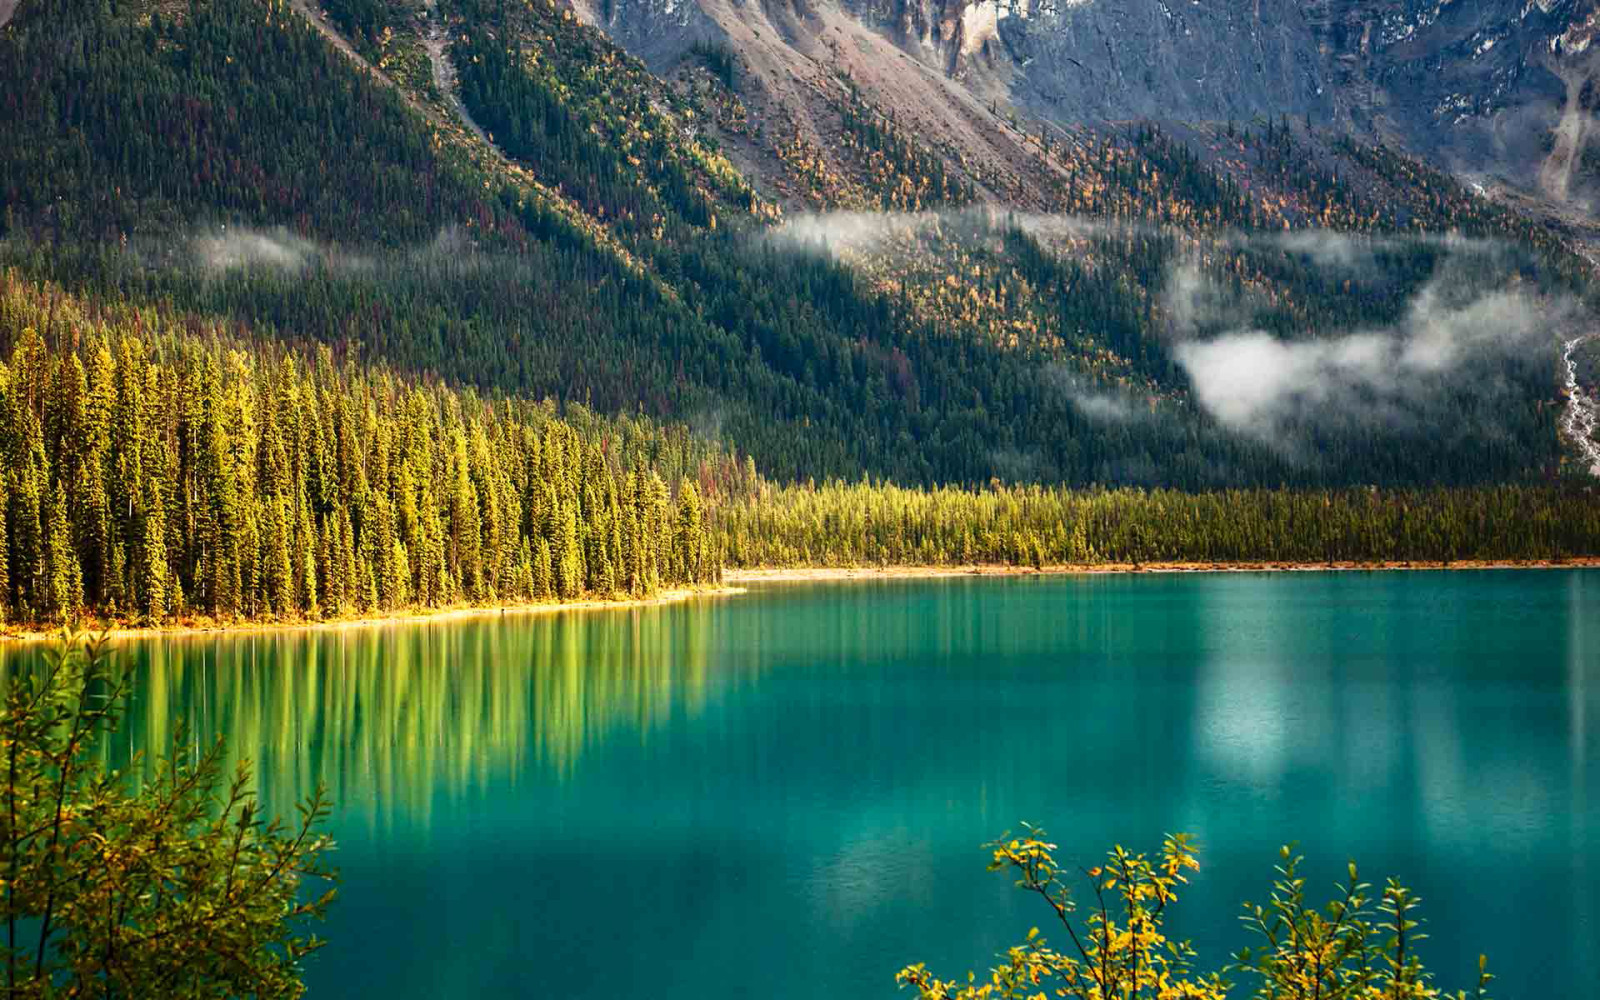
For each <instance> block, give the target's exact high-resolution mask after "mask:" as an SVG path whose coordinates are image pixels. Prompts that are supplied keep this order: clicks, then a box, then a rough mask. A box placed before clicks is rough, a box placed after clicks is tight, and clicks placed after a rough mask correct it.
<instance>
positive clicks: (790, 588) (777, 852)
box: [5, 570, 1600, 1000]
mask: <svg viewBox="0 0 1600 1000" xmlns="http://www.w3.org/2000/svg"><path fill="white" fill-rule="evenodd" d="M123 648H124V649H125V651H126V653H127V655H129V656H131V657H133V658H135V659H136V661H137V665H138V671H137V691H136V695H135V699H134V704H133V705H132V708H131V715H130V718H129V721H128V723H127V725H126V726H125V728H124V731H123V732H122V733H121V734H120V735H119V737H118V743H119V749H118V750H117V751H116V753H118V755H120V754H122V753H125V752H126V750H127V749H128V748H129V747H130V746H151V745H155V744H159V743H161V742H163V741H166V740H169V739H170V738H171V737H172V734H173V732H174V727H175V726H177V725H179V724H180V723H183V724H186V725H187V726H188V728H189V730H190V732H191V738H192V739H195V740H207V739H209V738H211V737H212V736H213V735H214V734H217V733H223V734H226V735H227V736H228V738H229V740H230V747H229V749H230V753H231V754H232V755H234V756H243V757H248V758H250V759H251V760H253V761H255V762H256V764H257V765H258V767H259V770H260V777H261V784H262V793H263V796H264V797H265V798H266V799H267V800H268V801H269V803H270V804H271V805H272V806H273V807H274V808H275V809H277V810H279V811H287V810H288V809H289V808H290V806H291V803H292V802H293V800H294V799H295V798H296V797H297V796H300V795H303V794H304V793H305V792H306V791H307V790H308V789H309V788H310V787H311V786H312V785H313V784H314V783H315V782H316V781H317V780H318V779H321V780H324V781H326V782H327V784H328V786H329V788H330V790H331V792H332V794H333V796H334V798H335V799H336V800H337V802H338V808H337V810H336V812H335V814H334V816H333V818H332V821H331V826H332V830H333V832H334V833H335V835H336V836H337V838H338V842H339V850H338V853H337V855H336V857H335V859H334V860H335V861H336V863H337V864H338V865H339V867H340V868H341V869H342V873H343V877H344V884H343V888H342V890H341V899H340V901H339V902H338V903H337V904H336V905H335V908H334V912H333V916H332V918H331V919H330V921H329V922H328V924H327V925H325V927H324V928H323V931H324V933H325V934H326V936H328V937H329V938H330V939H331V942H332V943H331V944H330V946H329V947H328V948H327V950H326V951H324V952H322V953H321V954H319V955H317V956H315V957H314V958H313V959H312V960H311V962H310V968H309V981H310V985H311V995H312V996H313V997H356V996H374V997H379V996H381V997H419V998H421V997H427V998H448V997H482V996H535V995H547V994H548V995H556V996H562V997H568V998H602V997H603V998H616V997H623V996H649V997H652V998H668V1000H671V998H680V997H681V998H691V997H692V998H696V1000H698V998H702V997H706V996H735V997H744V996H749V997H762V998H773V1000H789V998H795V1000H798V998H802V997H804V998H811V997H816V996H836V997H850V998H852V1000H860V998H872V997H884V998H887V997H892V996H894V995H896V994H895V987H894V983H893V975H894V973H895V971H896V970H897V969H898V968H900V967H901V966H902V965H904V964H906V963H908V962H912V961H917V960H926V961H928V962H929V964H930V965H931V966H932V967H933V968H934V969H935V970H936V971H939V972H941V973H943V974H945V975H947V976H953V975H956V974H957V973H959V972H962V971H964V970H965V969H967V968H969V967H974V968H978V969H980V970H981V969H986V968H987V967H988V965H989V962H990V958H991V956H992V955H993V954H994V953H995V952H997V951H998V950H1000V949H1001V948H1003V947H1004V946H1005V945H1006V944H1007V943H1010V942H1012V941H1015V940H1019V939H1020V938H1021V936H1022V935H1023V934H1025V933H1026V931H1027V929H1028V928H1029V927H1030V926H1033V925H1039V926H1040V927H1041V928H1043V929H1045V930H1046V931H1047V932H1048V931H1049V929H1050V928H1049V925H1048V919H1047V918H1048V917H1049V914H1048V913H1047V912H1045V911H1043V910H1042V909H1041V908H1040V904H1038V903H1037V901H1036V900H1030V899H1029V898H1028V897H1026V896H1024V895H1023V894H1022V893H1020V892H1019V891H1018V890H1016V889H1014V888H1012V887H1011V885H1010V880H1009V879H1008V878H1006V877H1004V876H1001V875H998V874H990V873H987V872H985V870H984V866H985V862H986V860H987V858H986V854H985V852H984V851H983V850H982V847H981V845H982V844H983V842H984V841H986V840H988V839H990V838H992V837H994V836H996V835H998V834H1000V833H1002V832H1003V831H1005V830H1007V829H1015V828H1017V827H1018V824H1019V822H1020V821H1024V820H1026V821H1031V822H1034V823H1037V824H1041V825H1043V826H1044V827H1045V828H1046V829H1047V830H1048V831H1049V832H1050V834H1051V836H1052V839H1054V840H1056V841H1057V842H1058V843H1059V844H1060V845H1061V850H1060V852H1059V854H1060V855H1061V856H1063V858H1072V859H1080V860H1082V861H1084V862H1085V863H1091V864H1092V863H1094V862H1095V860H1097V858H1098V855H1099V854H1100V852H1101V851H1103V850H1104V849H1105V848H1107V847H1109V846H1110V845H1111V844H1113V843H1117V842H1121V843H1124V844H1127V845H1129V846H1130V847H1137V848H1141V849H1154V848H1156V847H1158V846H1159V844H1160V840H1161V836H1162V835H1163V834H1164V833H1167V832H1175V831H1188V832H1191V833H1193V834H1194V835H1195V837H1196V838H1197V840H1198V842H1199V844H1200V845H1201V852H1202V853H1201V861H1202V865H1203V867H1202V870H1201V871H1200V872H1199V873H1198V874H1197V875H1196V876H1195V877H1194V880H1193V884H1192V885H1191V886H1190V887H1189V889H1188V891H1187V892H1186V893H1185V894H1183V897H1182V898H1181V899H1180V901H1179V902H1178V903H1177V904H1176V910H1175V913H1174V916H1175V920H1174V926H1175V928H1176V930H1177V931H1178V932H1179V933H1181V934H1182V935H1184V936H1188V937H1191V938H1192V939H1193V940H1194V942H1195V944H1196V946H1197V948H1198V949H1199V950H1200V952H1201V956H1202V961H1203V966H1204V967H1213V966H1216V965H1220V964H1221V963H1222V962H1223V961H1224V959H1225V953H1226V952H1229V951H1232V950H1234V949H1236V948H1237V947H1239V946H1240V945H1242V944H1246V943H1249V939H1248V938H1247V937H1246V936H1245V934H1244V931H1243V930H1242V928H1240V927H1239V926H1238V922H1237V920H1236V916H1237V914H1238V912H1239V906H1240V903H1241V902H1242V901H1243V900H1244V899H1247V898H1248V899H1255V900H1260V899H1262V898H1263V897H1264V896H1265V895H1266V893H1267V887H1268V884H1269V882H1270V879H1271V877H1272V865H1273V864H1274V863H1275V860H1276V850H1277V848H1278V846H1279V845H1280V844H1281V843H1283V842H1284V841H1286V840H1291V839H1293V840H1297V841H1298V842H1299V845H1300V849H1301V851H1302V852H1303V853H1305V854H1306V855H1307V858H1308V865H1309V876H1310V879H1311V885H1312V886H1313V887H1315V888H1316V889H1317V891H1318V898H1319V899H1320V898H1322V896H1323V895H1325V894H1326V893H1331V891H1332V883H1333V882H1334V880H1335V879H1336V878H1337V877H1338V876H1339V875H1340V874H1341V873H1342V869H1343V864H1344V862H1345V860H1346V859H1347V858H1348V857H1351V856H1353V857H1355V858H1356V859H1358V860H1359V861H1360V862H1361V864H1362V868H1363V874H1364V876H1365V877H1367V878H1368V879H1369V880H1370V881H1374V882H1378V883H1380V884H1381V882H1382V880H1383V877H1384V876H1386V875H1390V874H1394V875H1398V876H1400V877H1402V878H1403V879H1404V880H1406V881H1407V882H1408V883H1409V884H1410V885H1412V886H1413V887H1414V888H1416V889H1417V890H1418V891H1419V892H1420V894H1421V896H1422V898H1423V909H1422V914H1423V916H1424V917H1425V918H1426V919H1427V920H1428V926H1427V927H1426V928H1425V929H1426V930H1427V931H1428V932H1429V933H1430V934H1431V935H1432V939H1431V940H1430V941H1427V942H1425V943H1424V944H1423V954H1424V956H1425V958H1426V959H1427V960H1428V962H1429V965H1430V966H1431V967H1432V968H1433V969H1434V971H1435V972H1436V973H1437V974H1438V984H1439V985H1440V986H1444V987H1448V988H1450V989H1452V990H1453V989H1455V988H1457V987H1466V986H1470V985H1471V980H1472V975H1473V973H1474V970H1475V968H1476V964H1475V963H1476V957H1477V955H1478V954H1479V952H1488V953H1489V955H1490V963H1491V970H1492V971H1495V972H1496V973H1497V974H1498V975H1499V977H1500V978H1499V980H1498V981H1497V983H1496V984H1495V995H1496V996H1497V997H1501V998H1511V1000H1517V998H1522V997H1530V998H1531V997H1541V998H1542V997H1558V998H1560V997H1582V996H1592V995H1595V990H1596V987H1595V985H1594V984H1595V983H1596V982H1600V959H1597V955H1596V950H1597V944H1596V943H1597V942H1600V901H1597V900H1600V756H1597V750H1600V572H1597V571H1592V570H1589V571H1585V570H1574V571H1530V572H1460V573H1449V572H1415V573H1400V572H1395V573H1292V574H1277V575H1271V574H1225V575H1139V576H1092V577H1027V578H1006V579H995V578H990V579H974V578H954V579H943V580H920V581H894V582H875V583H844V584H820V583H819V584H772V585H764V586H762V587H759V588H757V589H754V590H752V592H751V593H749V594H747V595H744V596H739V597H731V598H719V599H702V600H695V601H690V602H687V603H682V604H675V605H664V606H654V607H644V608H636V609H629V610H619V611H602V612H595V611H586V612H570V613H563V614H557V615H515V614H511V615H504V616H491V617H481V618H472V619H458V620H452V621H438V622H432V623H421V624H406V625H393V626H380V627H371V628H352V629H344V630H307V631H288V632H277V633H258V634H241V635H236V636H231V637H223V638H183V639H178V638H173V639H161V640H151V641H143V642H138V643H128V644H125V646H124V647H123ZM5 655H6V656H7V657H8V658H9V659H10V660H11V665H12V666H13V668H14V667H15V664H16V661H17V660H18V658H20V657H28V656H34V655H37V653H36V652H20V651H19V650H18V648H17V647H11V648H10V649H9V651H8V652H7V653H6V654H5ZM1240 992H1242V991H1240Z"/></svg>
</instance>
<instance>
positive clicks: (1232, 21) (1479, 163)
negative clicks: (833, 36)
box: [581, 0, 1600, 200]
mask: <svg viewBox="0 0 1600 1000" xmlns="http://www.w3.org/2000/svg"><path fill="white" fill-rule="evenodd" d="M581 2H584V3H587V4H590V5H602V4H603V5H604V7H603V10H602V12H601V16H600V17H599V18H598V20H599V21H600V22H601V23H602V24H603V25H604V26H605V27H607V28H608V30H610V31H611V32H612V33H613V35H614V36H615V37H616V38H617V39H618V40H619V41H621V42H622V43H623V44H624V45H626V46H628V47H629V48H631V49H633V50H634V51H636V52H638V53H639V54H640V55H643V56H644V57H645V58H646V59H647V60H648V61H650V62H651V63H652V64H655V65H660V64H661V63H662V62H663V61H664V59H665V58H671V57H675V54H677V53H681V52H682V51H683V50H684V49H686V48H687V46H688V44H689V42H690V41H691V40H693V39H696V38H715V37H719V36H721V34H722V33H721V32H720V31H719V24H720V22H721V21H723V20H726V19H727V18H729V17H740V16H744V15H742V14H741V13H740V12H741V11H747V10H751V9H760V10H763V11H765V12H766V14H767V15H769V16H770V15H771V14H772V13H773V9H774V8H784V9H785V11H786V12H792V13H794V14H796V15H797V17H795V18H793V19H792V20H790V21H788V22H787V23H790V24H793V25H794V26H795V30H796V31H797V32H798V33H799V34H805V33H806V30H807V29H806V24H808V23H810V22H811V21H813V20H815V19H814V18H812V17H811V15H810V13H809V12H812V11H815V10H816V9H817V8H818V6H820V5H834V6H835V7H836V9H838V10H841V11H842V12H844V13H845V14H847V15H848V16H851V17H853V18H855V19H856V20H858V21H860V22H861V23H863V24H865V25H867V26H868V27H869V28H871V29H872V30H873V31H875V32H877V33H878V34H880V35H882V36H884V37H885V38H887V39H889V40H891V41H892V42H893V43H894V44H895V45H897V46H898V47H900V48H901V49H902V50H903V51H904V52H906V53H907V54H908V55H910V56H912V57H914V58H915V59H916V60H917V61H919V62H921V63H922V64H923V65H924V66H926V67H928V68H930V69H934V70H936V71H938V72H941V73H943V74H944V75H946V76H947V77H950V78H952V79H954V80H957V81H960V82H963V83H965V84H967V85H968V87H970V88H971V89H972V90H974V91H975V92H977V93H979V94H980V95H981V96H982V97H983V99H984V100H985V101H987V100H990V99H992V98H995V97H999V98H1002V99H1009V100H1010V101H1012V102H1015V103H1016V104H1018V105H1020V106H1022V107H1024V108H1026V109H1027V110H1029V111H1031V112H1033V113H1035V114H1038V115H1040V116H1041V117H1046V118H1050V119H1054V120H1056V121H1058V122H1063V123H1066V122H1077V121H1090V120H1120V119H1130V118H1155V119H1169V120H1190V121H1195V120H1208V121H1225V120H1237V121H1241V122H1244V121H1248V120H1250V119H1252V118H1254V117H1256V116H1261V115H1274V116H1276V115H1279V114H1288V115H1292V116H1295V117H1297V118H1300V117H1309V118H1310V119H1311V120H1312V121H1313V122H1314V123H1315V124H1318V125H1322V126H1336V127H1341V128H1345V129H1349V130H1352V131H1355V132H1357V133H1359V134H1362V135H1364V136H1366V137H1369V138H1376V139H1380V140H1384V141H1395V142H1399V143H1401V144H1403V145H1405V146H1407V147H1409V148H1411V149H1412V150H1414V151H1416V152H1419V153H1423V154H1425V155H1430V156H1432V157H1434V158H1435V159H1437V160H1438V161H1439V162H1441V163H1442V164H1443V165H1445V166H1448V167H1451V168H1454V169H1457V170H1460V171H1464V172H1477V171H1481V172H1485V173H1492V174H1495V175H1498V176H1500V177H1502V178H1504V179H1505V180H1508V181H1510V182H1511V183H1513V184H1516V185H1520V186H1523V187H1526V188H1530V189H1531V188H1538V189H1540V190H1541V191H1542V192H1543V193H1545V194H1547V195H1549V196H1552V197H1554V198H1556V199H1557V200H1565V199H1566V198H1567V196H1568V195H1569V194H1570V192H1571V191H1572V190H1573V189H1574V185H1575V184H1578V181H1577V180H1575V179H1574V178H1578V177H1581V175H1582V174H1583V173H1584V170H1583V160H1584V156H1583V152H1584V150H1585V148H1586V147H1587V143H1588V138H1589V130H1590V123H1591V121H1592V117H1593V116H1592V114H1591V113H1590V111H1591V109H1592V108H1593V107H1594V105H1595V104H1596V103H1600V101H1597V100H1596V99H1595V96H1594V92H1595V87H1594V84H1593V83H1592V82H1591V80H1592V79H1593V78H1594V77H1597V76H1600V46H1595V47H1594V48H1593V50H1591V48H1590V42H1591V41H1592V39H1593V38H1594V36H1595V35H1596V34H1597V33H1600V13H1597V11H1596V7H1597V4H1600V0H978V2H975V0H731V2H730V0H581ZM746 4H748V5H749V6H748V7H747V6H746ZM708 11H709V12H711V13H708ZM785 34H786V35H787V34H789V32H788V31H787V30H786V31H785Z"/></svg>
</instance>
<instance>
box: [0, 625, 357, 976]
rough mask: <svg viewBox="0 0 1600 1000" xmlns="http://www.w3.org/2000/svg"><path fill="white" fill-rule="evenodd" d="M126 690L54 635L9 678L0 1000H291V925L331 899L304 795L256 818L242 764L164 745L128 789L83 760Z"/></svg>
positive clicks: (0, 871)
mask: <svg viewBox="0 0 1600 1000" xmlns="http://www.w3.org/2000/svg"><path fill="white" fill-rule="evenodd" d="M126 691H127V680H126V677H125V676H124V675H123V673H122V672H121V671H120V670H118V669H116V667H115V666H114V665H113V664H112V663H111V661H110V660H109V659H108V658H107V656H106V655H105V646H104V641H103V639H91V640H88V641H79V640H78V639H76V638H75V637H72V636H67V637H65V638H64V639H63V641H62V642H61V643H60V644H59V645H58V646H56V647H55V648H53V649H52V650H51V652H50V653H49V655H48V656H47V657H46V658H45V664H44V667H43V669H42V670H39V671H33V672H23V673H21V674H19V675H18V676H15V677H13V678H12V679H11V681H10V687H9V689H8V690H7V691H6V693H5V696H4V700H3V702H0V705H3V709H0V711H3V714H0V880H3V881H0V886H3V888H0V909H3V914H0V920H3V926H0V963H3V965H4V968H3V970H0V976H3V978H4V982H5V984H6V993H5V995H6V996H7V997H49V996H71V997H90V998H110V997H129V998H133V997H185V998H190V997H193V998H200V997H207V998H209V997H231V996H250V997H256V998H261V1000H268V998H280V997H297V996H299V995H300V994H301V993H303V992H304V986H303V985H302V983H301V977H300V959H301V958H302V957H303V956H305V955H306V954H308V953H310V952H311V951H314V950H315V949H317V948H318V947H320V946H321V944H322V942H321V941H320V940H319V939H318V938H317V937H316V936H315V935H305V936H303V933H304V930H305V925H306V924H308V923H309V922H310V921H312V920H314V919H320V918H321V917H322V916H323V913H324V911H325V910H326V909H327V907H328V905H329V903H330V902H332V899H333V890H332V889H331V888H329V889H327V891H325V892H323V893H321V894H320V895H316V896H308V895H306V894H303V893H302V888H303V887H304V883H305V881H306V880H308V879H310V880H313V882H315V881H321V880H328V879H331V878H332V877H333V874H332V872H331V871H330V870H328V869H327V868H326V867H324V865H323V864H322V856H323V854H324V853H325V852H326V851H327V850H328V849H329V848H330V847H331V846H332V845H331V842H330V841H329V839H328V838H327V837H326V836H325V835H324V834H321V833H319V832H318V826H319V824H320V823H321V821H322V820H323V818H324V817H325V816H326V815H327V811H328V806H327V803H326V800H325V799H324V797H323V792H322V790H321V789H320V788H319V789H318V790H317V792H316V793H315V794H314V795H312V796H311V797H310V798H309V799H308V800H307V801H306V802H305V803H304V804H303V805H302V806H301V807H300V816H299V819H298V821H297V822H295V823H293V824H288V825H286V824H284V823H282V822H280V821H278V820H272V821H270V822H267V821H264V820H263V819H262V818H261V815H260V811H259V808H258V804H257V801H256V798H255V794H254V793H253V792H252V791H251V790H250V775H249V772H248V769H247V767H246V766H244V765H241V766H240V768H239V769H238V770H237V771H236V772H235V773H234V774H233V775H232V777H231V778H229V777H227V776H226V775H225V774H224V770H223V767H222V755H221V750H222V747H221V744H220V743H217V744H213V745H212V746H211V747H210V748H209V749H203V750H199V751H196V750H195V749H193V748H192V747H188V746H185V745H184V740H183V737H182V736H181V735H179V736H175V737H174V739H173V743H172V746H171V747H170V748H169V750H168V754H167V756H166V758H165V759H162V760H159V761H157V762H156V763H155V766H154V767H153V772H154V773H153V777H151V778H150V779H148V780H146V781H145V782H144V783H143V784H142V785H141V786H138V787H135V786H133V785H132V784H131V783H130V782H129V780H128V779H127V778H126V777H125V776H123V775H122V774H120V773H118V772H116V771H108V770H107V769H106V768H105V766H104V765H103V764H101V763H100V761H99V759H98V758H99V757H100V752H101V749H102V747H103V745H104V737H105V735H106V734H107V733H109V732H110V731H112V730H113V729H115V728H116V725H117V722H118V719H119V712H120V708H121V704H122V701H123V696H124V695H125V693H126Z"/></svg>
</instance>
